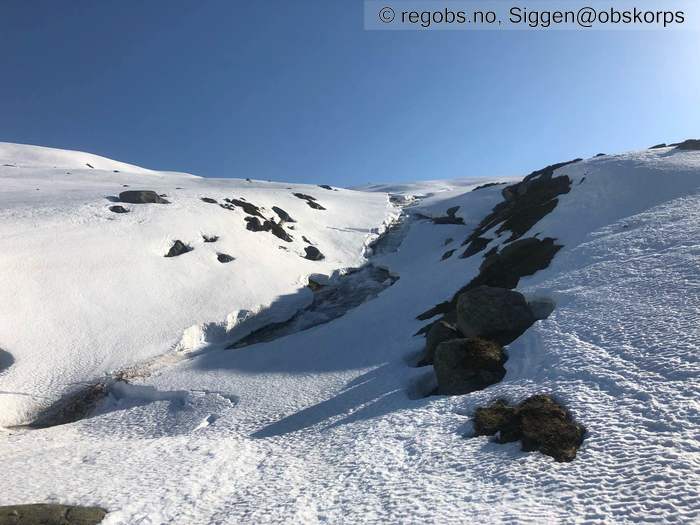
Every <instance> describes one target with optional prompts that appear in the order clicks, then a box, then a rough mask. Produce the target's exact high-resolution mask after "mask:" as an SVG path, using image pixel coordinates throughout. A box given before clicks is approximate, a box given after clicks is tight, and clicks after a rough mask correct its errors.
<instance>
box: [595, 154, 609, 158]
mask: <svg viewBox="0 0 700 525" xmlns="http://www.w3.org/2000/svg"><path fill="white" fill-rule="evenodd" d="M606 155H607V153H598V154H596V156H595V157H596V158H598V157H605V156H606Z"/></svg>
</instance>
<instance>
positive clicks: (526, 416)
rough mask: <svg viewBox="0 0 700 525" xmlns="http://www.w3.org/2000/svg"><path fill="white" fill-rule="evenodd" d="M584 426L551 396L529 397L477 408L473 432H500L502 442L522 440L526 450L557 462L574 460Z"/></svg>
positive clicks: (581, 439) (490, 434) (489, 433)
mask: <svg viewBox="0 0 700 525" xmlns="http://www.w3.org/2000/svg"><path fill="white" fill-rule="evenodd" d="M585 432H586V430H585V428H584V427H583V426H582V425H580V424H578V423H576V422H575V421H574V420H573V418H572V417H571V415H570V414H569V413H568V412H567V411H566V409H564V407H562V406H561V405H559V404H558V403H557V402H556V401H554V399H552V397H551V396H548V395H536V396H532V397H529V398H528V399H526V400H524V401H523V402H521V403H520V404H518V405H516V406H511V405H509V404H508V403H506V402H505V401H503V400H499V401H496V402H495V403H493V404H492V405H490V406H488V407H482V408H478V409H477V410H476V413H475V414H474V433H475V434H476V435H477V436H479V435H488V436H492V435H496V434H497V435H498V438H497V439H498V441H499V442H500V443H509V442H512V441H517V440H520V442H521V444H522V449H523V450H525V451H533V450H539V451H540V452H542V453H543V454H546V455H548V456H552V457H553V458H554V459H556V460H557V461H572V460H573V459H574V458H575V457H576V451H577V450H578V448H579V447H580V446H581V444H582V443H583V438H584V435H585Z"/></svg>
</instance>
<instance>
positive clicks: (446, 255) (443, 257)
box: [440, 250, 455, 261]
mask: <svg viewBox="0 0 700 525" xmlns="http://www.w3.org/2000/svg"><path fill="white" fill-rule="evenodd" d="M454 253H455V250H447V251H446V252H445V253H443V254H442V257H441V258H440V260H441V261H444V260H445V259H449V258H450V257H452V254H454Z"/></svg>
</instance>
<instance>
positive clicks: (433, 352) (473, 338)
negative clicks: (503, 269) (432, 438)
mask: <svg viewBox="0 0 700 525" xmlns="http://www.w3.org/2000/svg"><path fill="white" fill-rule="evenodd" d="M536 320H537V317H536V316H535V313H534V312H533V310H532V309H531V308H530V306H529V304H528V303H527V301H526V300H525V297H523V295H522V294H521V293H519V292H516V291H513V290H508V289H506V288H496V287H492V286H479V287H477V288H474V289H472V290H468V291H466V292H464V293H462V294H461V295H460V296H459V299H458V300H457V307H456V309H455V310H454V311H452V312H450V313H448V314H447V315H445V316H444V317H443V318H442V319H440V320H439V321H438V322H436V323H434V324H433V325H432V326H431V327H430V330H429V331H428V333H427V337H426V348H425V355H424V356H423V359H422V361H421V364H423V365H428V364H432V365H433V366H434V368H435V375H436V376H437V381H438V391H439V393H441V394H447V395H459V394H468V393H469V392H474V391H475V390H481V389H483V388H486V387H487V386H489V385H492V384H494V383H498V382H499V381H500V380H501V379H503V376H505V373H506V371H505V368H504V364H505V362H506V359H507V356H506V354H505V351H504V349H503V346H504V345H507V344H509V343H511V342H513V341H514V340H515V339H517V338H518V337H519V336H520V335H521V334H522V333H524V332H525V330H527V329H528V328H529V327H530V326H532V324H533V323H534V322H535V321H536Z"/></svg>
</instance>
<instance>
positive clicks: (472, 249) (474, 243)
mask: <svg viewBox="0 0 700 525" xmlns="http://www.w3.org/2000/svg"><path fill="white" fill-rule="evenodd" d="M490 242H491V239H489V238H487V237H474V238H473V239H471V241H469V246H467V248H466V249H465V250H464V252H462V255H460V256H459V257H460V259H466V258H467V257H471V256H472V255H476V254H477V253H479V252H480V251H482V250H483V249H484V248H486V247H487V246H488V244H489V243H490Z"/></svg>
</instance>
